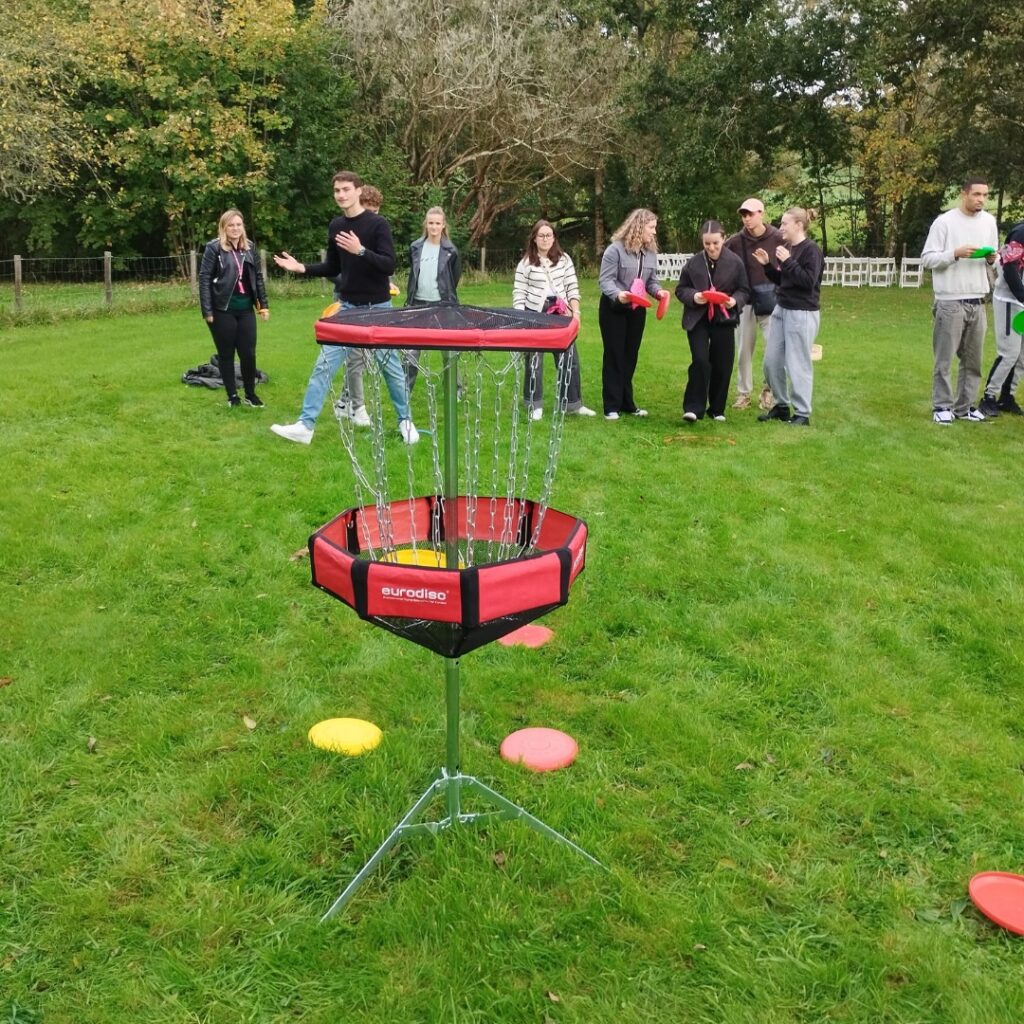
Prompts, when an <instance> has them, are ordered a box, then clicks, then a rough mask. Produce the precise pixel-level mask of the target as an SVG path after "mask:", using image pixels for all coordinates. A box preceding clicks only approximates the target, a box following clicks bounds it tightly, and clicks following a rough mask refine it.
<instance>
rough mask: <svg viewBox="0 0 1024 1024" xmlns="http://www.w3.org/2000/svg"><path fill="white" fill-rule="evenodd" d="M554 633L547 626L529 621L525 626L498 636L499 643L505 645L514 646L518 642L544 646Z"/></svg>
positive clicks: (528, 645) (527, 645) (522, 644)
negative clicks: (536, 624)
mask: <svg viewBox="0 0 1024 1024" xmlns="http://www.w3.org/2000/svg"><path fill="white" fill-rule="evenodd" d="M554 635H555V634H554V631H553V630H550V629H548V627H547V626H534V625H533V624H532V623H527V624H526V625H525V626H520V627H519V628H518V629H513V630H512V632H511V633H506V634H505V635H504V636H500V637H498V643H499V644H501V645H502V646H503V647H514V646H516V644H520V645H521V646H523V647H543V646H544V644H546V643H547V642H548V641H549V640H550V639H551V638H552V637H553V636H554Z"/></svg>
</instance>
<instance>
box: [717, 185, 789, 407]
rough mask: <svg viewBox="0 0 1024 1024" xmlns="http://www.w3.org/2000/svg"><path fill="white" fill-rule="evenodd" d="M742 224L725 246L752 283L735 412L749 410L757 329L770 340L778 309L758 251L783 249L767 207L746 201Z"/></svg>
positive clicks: (742, 337)
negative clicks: (768, 218)
mask: <svg viewBox="0 0 1024 1024" xmlns="http://www.w3.org/2000/svg"><path fill="white" fill-rule="evenodd" d="M738 212H739V215H740V221H741V222H742V224H743V227H742V228H741V229H740V230H739V231H738V232H737V233H736V234H735V235H733V236H732V237H730V238H729V239H728V241H727V242H726V243H725V248H726V249H731V250H732V251H733V252H734V253H736V255H737V256H739V257H740V259H742V260H743V265H744V266H745V267H746V268H747V277H748V279H749V281H750V302H748V303H747V304H746V305H745V306H744V307H743V311H742V312H741V313H740V327H739V349H740V351H739V359H738V360H737V369H736V391H737V395H736V401H735V402H733V405H732V407H733V408H734V409H746V408H748V407H749V406H750V392H751V390H752V389H753V387H754V373H753V362H754V349H755V348H756V347H757V328H758V327H760V328H761V337H762V338H765V337H767V333H766V332H767V330H768V321H769V320H770V319H771V315H772V310H773V309H774V308H775V285H774V284H772V282H771V281H769V280H768V278H767V277H766V276H765V272H764V267H762V266H761V264H760V263H758V262H757V260H755V259H754V257H753V252H754V250H755V249H764V250H765V251H766V252H775V247H776V246H779V245H782V244H783V241H782V235H781V234H780V232H779V229H778V228H776V227H773V226H772V225H771V224H765V222H764V203H762V202H761V200H760V199H755V198H753V197H751V198H750V199H744V200H743V202H742V203H740V206H739V211H738Z"/></svg>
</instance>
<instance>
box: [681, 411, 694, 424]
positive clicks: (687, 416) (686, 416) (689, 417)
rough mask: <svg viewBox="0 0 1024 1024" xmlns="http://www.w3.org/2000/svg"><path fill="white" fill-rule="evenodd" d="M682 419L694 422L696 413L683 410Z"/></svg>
mask: <svg viewBox="0 0 1024 1024" xmlns="http://www.w3.org/2000/svg"><path fill="white" fill-rule="evenodd" d="M683 419H684V420H686V422H687V423H696V422H697V414H696V413H695V412H684V413H683Z"/></svg>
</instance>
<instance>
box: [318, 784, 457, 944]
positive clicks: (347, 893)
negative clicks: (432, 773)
mask: <svg viewBox="0 0 1024 1024" xmlns="http://www.w3.org/2000/svg"><path fill="white" fill-rule="evenodd" d="M446 781H447V780H446V779H445V778H444V776H443V775H442V777H441V778H438V779H435V780H434V781H433V782H432V783H431V784H430V785H429V786H428V787H427V790H426V792H425V793H424V794H423V795H422V796H421V797H420V798H419V800H417V801H416V803H414V804H413V805H412V807H410V808H409V810H408V811H406V813H405V817H403V818H402V820H401V821H399V823H398V824H397V825H396V826H395V827H394V829H393V830H392V832H391V834H390V835H389V836H388V837H387V839H385V840H384V842H383V843H381V844H380V846H378V847H377V849H376V851H375V852H374V854H373V856H372V857H370V859H369V860H368V861H367V862H366V863H365V864H364V865H363V866H362V868H360V869H359V873H358V874H357V875H356V876H355V878H353V879H352V881H351V882H349V883H348V885H347V886H346V887H345V890H344V892H342V894H341V895H340V896H339V897H338V898H337V899H336V900H335V901H334V902H333V903H332V904H331V907H330V909H329V910H328V911H327V913H326V914H324V916H323V917H321V918H320V923H321V924H323V923H324V921H329V920H330V919H331V918H332V917H334V915H335V914H337V913H338V911H339V910H341V909H342V907H344V906H345V904H346V903H348V901H349V900H350V899H352V897H353V896H354V895H355V891H356V889H358V888H359V886H361V885H362V884H363V882H365V881H366V879H367V878H368V877H369V876H370V875H371V874H372V873H373V871H374V869H375V868H376V867H377V865H378V864H379V863H380V862H381V860H382V859H383V857H384V855H385V854H386V853H387V852H388V850H390V849H391V847H393V846H394V845H395V843H397V842H398V841H399V840H400V839H401V838H402V834H403V833H404V832H405V831H407V830H408V829H409V828H411V827H413V822H415V820H416V819H417V818H418V817H419V816H420V814H421V813H422V811H423V808H424V807H426V806H427V805H428V804H429V803H430V801H431V800H432V799H433V798H434V796H435V794H436V793H437V791H438V790H439V789H442V788H444V786H445V784H446Z"/></svg>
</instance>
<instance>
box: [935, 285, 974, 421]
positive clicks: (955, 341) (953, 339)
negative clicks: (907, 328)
mask: <svg viewBox="0 0 1024 1024" xmlns="http://www.w3.org/2000/svg"><path fill="white" fill-rule="evenodd" d="M932 316H933V317H934V319H935V323H934V326H933V328H932V351H933V353H934V355H935V369H934V370H933V372H932V408H933V409H935V410H936V411H938V410H940V409H945V410H947V411H948V410H952V412H953V415H954V416H966V415H967V413H968V412H969V410H970V408H971V406H972V405H974V400H975V398H976V397H977V394H978V385H979V384H980V383H981V351H982V347H983V346H984V344H985V330H986V328H987V327H988V322H987V320H986V319H985V306H984V305H983V304H982V303H980V302H977V303H976V302H965V301H961V300H960V299H936V300H935V302H934V303H933V305H932ZM954 356H956V357H957V358H958V359H959V360H960V369H959V372H958V373H957V380H956V397H955V398H954V396H953V378H952V376H951V375H952V371H953V357H954Z"/></svg>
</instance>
